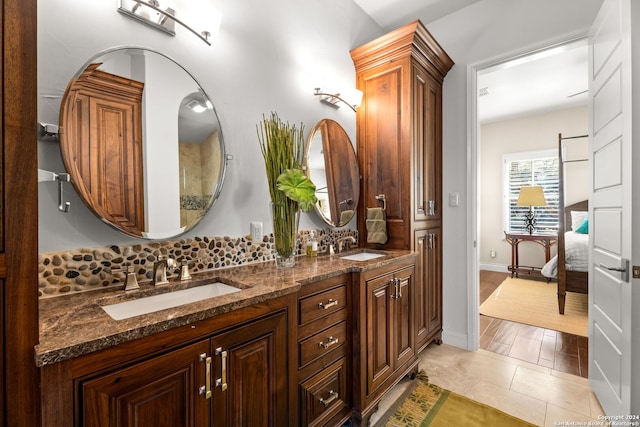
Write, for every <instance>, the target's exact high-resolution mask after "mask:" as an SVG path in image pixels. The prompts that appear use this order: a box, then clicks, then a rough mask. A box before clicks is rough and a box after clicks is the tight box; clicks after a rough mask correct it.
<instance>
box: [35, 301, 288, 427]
mask: <svg viewBox="0 0 640 427" xmlns="http://www.w3.org/2000/svg"><path fill="white" fill-rule="evenodd" d="M293 299H294V297H282V298H279V299H276V300H271V301H268V302H267V303H263V304H258V305H256V306H252V307H247V308H244V309H239V310H236V311H233V312H230V313H226V314H222V315H219V316H216V317H215V318H211V319H208V320H204V321H202V322H198V323H195V324H193V325H186V326H184V327H178V328H176V329H174V330H171V331H167V332H164V333H161V334H156V335H154V336H150V337H147V338H142V339H140V340H135V341H131V342H128V343H124V344H121V345H118V346H114V347H111V348H109V349H107V350H104V351H101V352H97V353H90V354H87V355H85V356H81V357H79V358H76V359H72V360H69V361H65V362H62V363H60V364H56V365H60V366H56V365H46V366H45V367H43V385H44V387H43V400H45V402H44V417H43V419H44V420H45V423H51V424H48V425H75V426H107V425H118V426H123V427H125V426H131V427H133V426H136V427H138V426H149V427H151V426H153V427H156V426H161V425H167V426H168V425H171V426H174V425H176V426H178V425H179V426H231V425H251V426H282V425H293V424H295V423H293V421H294V418H293V414H292V412H291V411H292V409H293V407H294V406H295V405H293V404H292V403H291V402H293V398H292V397H293V396H294V395H293V387H292V386H291V384H290V381H291V378H292V375H291V374H290V372H289V371H290V368H289V363H288V362H289V358H290V351H289V349H290V348H291V342H290V334H289V330H291V326H292V325H289V324H288V322H290V321H291V319H292V314H291V311H292V309H293ZM203 335H204V336H203ZM207 335H208V336H207ZM70 384H73V386H70ZM67 392H72V393H73V395H74V398H73V399H69V396H68V395H67V394H66V393H67ZM70 401H71V402H75V403H73V404H70V403H69V402H70ZM74 406H75V407H74Z"/></svg>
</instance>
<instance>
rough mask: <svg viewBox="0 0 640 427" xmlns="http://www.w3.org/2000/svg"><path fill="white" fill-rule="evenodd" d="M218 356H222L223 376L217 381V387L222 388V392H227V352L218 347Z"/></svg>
mask: <svg viewBox="0 0 640 427" xmlns="http://www.w3.org/2000/svg"><path fill="white" fill-rule="evenodd" d="M216 356H220V362H221V364H222V369H221V371H222V372H221V374H222V375H221V376H220V378H218V379H217V380H216V387H220V390H222V391H225V390H226V389H227V351H226V350H225V351H222V347H218V348H216Z"/></svg>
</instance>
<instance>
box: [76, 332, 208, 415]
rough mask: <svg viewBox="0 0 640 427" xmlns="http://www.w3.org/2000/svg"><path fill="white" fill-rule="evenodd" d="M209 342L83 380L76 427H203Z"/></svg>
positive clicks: (206, 407)
mask: <svg viewBox="0 0 640 427" xmlns="http://www.w3.org/2000/svg"><path fill="white" fill-rule="evenodd" d="M208 351H209V341H208V340H206V341H203V342H200V343H196V344H193V345H190V346H187V347H185V348H182V349H180V350H176V351H173V352H171V353H167V354H165V355H162V356H158V357H155V358H153V359H151V360H148V361H145V362H141V363H138V364H135V365H133V366H130V367H127V368H124V369H120V370H118V371H115V372H112V373H109V374H105V375H102V376H100V377H97V378H94V379H90V380H87V381H84V382H82V383H81V385H80V393H81V398H80V400H79V401H80V402H82V407H81V414H80V420H79V421H80V422H79V424H80V425H83V426H87V427H90V426H119V427H134V426H135V427H145V426H148V427H158V426H194V427H196V426H198V427H200V426H208V425H210V412H211V411H210V408H211V400H210V399H208V398H207V397H206V395H205V394H202V395H201V394H199V388H200V387H201V386H205V385H206V378H205V372H206V369H205V362H204V361H201V360H200V355H201V354H206V353H207V352H208Z"/></svg>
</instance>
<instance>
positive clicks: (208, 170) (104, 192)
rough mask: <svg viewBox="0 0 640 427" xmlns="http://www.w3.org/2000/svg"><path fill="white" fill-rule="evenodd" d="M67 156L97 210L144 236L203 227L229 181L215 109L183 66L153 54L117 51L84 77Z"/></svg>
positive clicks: (91, 65) (69, 114)
mask: <svg viewBox="0 0 640 427" xmlns="http://www.w3.org/2000/svg"><path fill="white" fill-rule="evenodd" d="M60 149H61V151H62V159H63V161H64V165H65V168H66V170H67V172H68V173H69V174H70V175H71V182H72V183H73V185H74V187H75V189H76V191H77V192H78V194H79V195H80V197H81V198H82V200H83V201H84V203H85V204H86V205H87V207H88V208H89V209H90V210H91V211H93V212H94V213H95V214H96V215H97V216H98V217H99V218H101V219H102V220H103V221H105V222H106V223H108V224H110V225H111V226H113V227H114V228H116V229H118V230H120V231H122V232H123V233H125V234H127V235H129V236H134V237H142V238H147V239H166V238H170V237H175V236H177V235H179V234H182V233H184V232H185V231H187V230H189V229H191V228H193V227H194V226H195V225H196V224H197V223H198V222H199V221H200V219H202V217H203V216H204V215H205V214H206V213H207V211H208V210H209V209H210V208H211V206H212V205H213V203H214V201H215V200H216V199H217V197H218V195H219V194H220V191H221V188H222V183H223V180H224V172H225V164H226V163H225V149H224V142H223V139H222V129H221V127H220V121H219V120H218V116H217V114H216V111H215V109H214V107H213V103H212V102H211V100H210V99H209V97H208V96H207V94H206V93H205V91H204V90H203V89H202V87H200V85H199V84H198V82H197V81H196V80H195V79H194V78H193V76H191V74H189V72H187V71H186V70H185V69H184V68H183V67H182V66H180V65H179V64H178V63H176V62H174V61H173V60H172V59H170V58H168V57H167V56H165V55H162V54H160V53H157V52H154V51H151V50H147V49H141V48H117V49H113V50H109V51H107V52H103V53H100V54H98V55H97V56H95V57H94V58H92V59H91V60H90V61H89V62H88V63H87V64H86V65H85V66H84V67H82V68H81V69H80V70H79V71H78V73H77V74H76V75H75V76H74V77H73V79H72V80H71V81H70V82H69V85H68V86H67V90H66V92H65V94H64V97H63V99H62V105H61V108H60Z"/></svg>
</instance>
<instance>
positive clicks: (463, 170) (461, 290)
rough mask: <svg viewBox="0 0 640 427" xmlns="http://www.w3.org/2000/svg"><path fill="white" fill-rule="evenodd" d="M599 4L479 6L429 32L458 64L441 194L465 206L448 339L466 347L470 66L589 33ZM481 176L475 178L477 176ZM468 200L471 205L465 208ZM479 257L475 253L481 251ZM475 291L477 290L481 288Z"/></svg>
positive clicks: (451, 79) (450, 261) (456, 219)
mask: <svg viewBox="0 0 640 427" xmlns="http://www.w3.org/2000/svg"><path fill="white" fill-rule="evenodd" d="M601 3H602V1H601V0H535V1H532V0H481V1H479V2H476V3H473V4H472V5H470V6H468V7H467V8H465V9H462V10H460V11H458V12H456V13H454V14H451V15H449V16H446V17H444V18H442V19H439V20H437V21H434V22H431V23H427V28H428V29H429V31H430V32H431V33H432V34H433V36H434V37H435V38H436V39H437V40H438V42H439V43H440V44H441V45H442V47H443V48H444V50H445V51H446V52H447V53H448V54H449V55H450V56H451V58H453V60H454V61H455V62H456V65H454V67H453V69H452V70H451V71H450V72H449V74H448V75H447V77H446V78H445V83H444V92H443V94H444V99H443V120H444V123H443V139H444V147H443V166H444V176H443V196H444V200H447V197H448V194H449V193H451V192H457V193H459V194H460V201H461V203H460V206H459V207H449V206H447V205H446V204H445V210H444V224H443V225H444V237H443V262H444V265H443V280H444V290H443V299H444V307H443V310H444V336H443V338H444V341H445V342H447V343H450V344H454V345H458V346H460V347H463V348H467V347H469V344H470V343H472V342H473V340H472V339H471V335H470V334H475V333H477V331H470V330H469V327H470V323H471V322H470V319H469V316H468V301H469V298H470V297H472V295H471V294H470V290H469V287H468V280H469V269H468V265H469V263H470V262H472V261H473V260H472V259H469V258H468V257H467V256H466V254H467V253H469V252H470V248H471V247H472V245H473V240H474V239H475V236H472V235H470V234H469V233H468V232H467V231H466V230H467V227H468V226H469V225H470V223H469V216H468V205H469V200H468V195H469V192H468V188H467V185H468V182H469V179H470V177H469V175H468V170H469V168H470V166H471V165H470V164H469V163H468V162H469V161H470V146H469V145H468V144H467V137H468V132H469V131H470V130H469V129H468V123H469V117H467V90H468V87H467V78H468V75H467V70H468V67H469V66H472V65H476V64H479V63H487V62H489V61H491V60H493V59H498V58H500V59H506V58H508V57H509V56H514V55H515V54H522V53H526V52H528V51H531V50H533V49H534V48H541V47H545V46H548V45H550V44H552V43H555V42H559V41H562V40H567V39H569V38H571V37H572V36H575V35H577V34H580V35H583V34H585V33H586V30H587V28H588V27H589V26H590V24H591V22H592V20H593V18H594V17H595V15H596V13H597V10H598V9H599V7H600V4H601ZM474 178H475V177H474ZM465 201H466V202H465ZM476 256H477V252H476ZM476 292H477V290H476Z"/></svg>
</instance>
